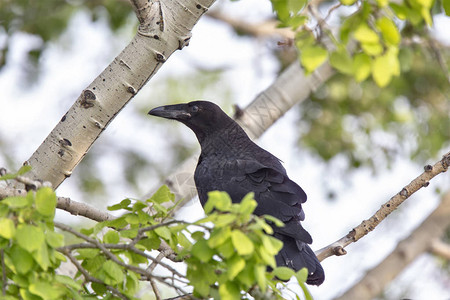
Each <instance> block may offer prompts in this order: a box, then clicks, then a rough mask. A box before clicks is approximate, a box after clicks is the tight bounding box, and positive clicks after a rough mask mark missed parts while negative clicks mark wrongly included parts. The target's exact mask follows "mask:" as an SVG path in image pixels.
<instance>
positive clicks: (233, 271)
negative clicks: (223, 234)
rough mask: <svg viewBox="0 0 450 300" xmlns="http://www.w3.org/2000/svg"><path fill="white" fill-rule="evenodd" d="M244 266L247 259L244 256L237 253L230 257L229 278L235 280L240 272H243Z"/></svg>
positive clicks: (228, 263)
mask: <svg viewBox="0 0 450 300" xmlns="http://www.w3.org/2000/svg"><path fill="white" fill-rule="evenodd" d="M244 267H245V260H244V259H243V258H242V257H240V256H238V255H235V256H233V257H232V258H230V259H228V260H227V268H228V272H227V277H228V279H229V280H233V279H234V278H235V277H236V276H237V275H238V274H239V272H241V271H242V269H244Z"/></svg>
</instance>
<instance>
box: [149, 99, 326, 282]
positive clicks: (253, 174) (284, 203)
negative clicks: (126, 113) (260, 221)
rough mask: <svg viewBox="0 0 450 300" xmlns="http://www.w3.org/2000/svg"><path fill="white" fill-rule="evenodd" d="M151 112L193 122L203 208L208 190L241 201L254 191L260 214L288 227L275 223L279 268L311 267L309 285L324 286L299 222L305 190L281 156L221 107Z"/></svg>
mask: <svg viewBox="0 0 450 300" xmlns="http://www.w3.org/2000/svg"><path fill="white" fill-rule="evenodd" d="M149 115H153V116H158V117H162V118H166V119H173V120H177V121H179V122H181V123H183V124H185V125H186V126H188V127H189V128H190V129H192V131H194V133H195V135H196V136H197V139H198V141H199V143H200V146H201V153H200V157H199V159H198V164H197V168H196V170H195V173H194V180H195V185H196V187H197V192H198V196H199V198H200V202H201V204H202V206H204V205H205V203H206V201H207V200H208V192H210V191H214V190H219V191H225V192H227V193H228V194H229V195H230V197H231V199H232V201H233V203H238V202H240V201H241V200H242V198H243V197H244V196H245V195H246V194H248V193H249V192H253V193H254V197H255V200H256V201H257V203H258V205H257V207H256V209H255V211H254V214H255V215H258V216H261V215H272V216H274V217H276V218H278V219H280V220H281V221H283V222H284V224H285V226H284V227H277V226H272V227H273V229H274V237H276V238H277V239H279V240H281V241H282V242H283V248H282V249H281V250H280V252H279V253H278V254H277V255H276V257H275V260H276V263H277V265H278V266H286V267H289V268H291V269H294V270H295V271H298V270H300V269H301V268H303V267H306V268H307V269H308V279H307V281H306V283H308V284H312V285H320V284H322V282H323V281H324V279H325V273H324V270H323V268H322V266H321V265H320V262H319V260H318V259H317V257H316V255H315V254H314V252H313V251H312V250H311V248H310V247H309V246H308V244H311V243H312V238H311V235H310V234H309V233H308V232H307V231H306V230H305V229H304V228H303V226H302V225H301V223H300V221H303V220H304V219H305V213H304V211H303V209H302V203H304V202H305V201H306V194H305V192H304V191H303V189H302V188H301V187H300V186H298V185H297V184H296V183H295V182H293V181H292V180H290V179H289V177H288V176H287V174H286V170H285V169H284V167H283V166H282V164H281V162H280V160H279V159H278V158H277V157H275V156H274V155H272V154H270V153H269V152H267V151H266V150H264V149H262V148H261V147H259V146H258V145H256V144H255V143H254V142H253V141H252V140H250V138H249V137H248V136H247V134H246V133H245V131H244V130H243V129H242V128H241V127H240V126H239V125H238V124H237V123H236V122H235V121H234V120H233V119H232V118H230V117H229V116H228V115H227V114H225V112H223V111H222V110H221V109H220V107H219V106H217V105H216V104H214V103H212V102H208V101H193V102H189V103H183V104H175V105H166V106H160V107H156V108H154V109H152V110H151V111H149Z"/></svg>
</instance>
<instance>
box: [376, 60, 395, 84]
mask: <svg viewBox="0 0 450 300" xmlns="http://www.w3.org/2000/svg"><path fill="white" fill-rule="evenodd" d="M389 68H390V65H389V59H388V58H387V57H386V56H385V55H383V56H378V57H376V58H375V60H374V61H373V67H372V77H373V80H375V82H376V83H377V85H378V86H380V87H384V86H386V85H387V84H388V83H389V82H390V81H391V78H392V72H391V71H390V70H389Z"/></svg>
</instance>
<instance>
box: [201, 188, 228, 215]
mask: <svg viewBox="0 0 450 300" xmlns="http://www.w3.org/2000/svg"><path fill="white" fill-rule="evenodd" d="M208 202H209V203H208ZM214 208H215V209H217V210H219V211H229V210H230V209H231V198H230V196H229V195H228V194H227V193H225V192H221V191H212V192H209V193H208V201H207V202H206V204H205V207H204V209H205V213H206V214H209V213H210V212H211V211H212V210H213V209H214Z"/></svg>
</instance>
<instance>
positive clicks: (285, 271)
mask: <svg viewBox="0 0 450 300" xmlns="http://www.w3.org/2000/svg"><path fill="white" fill-rule="evenodd" d="M294 275H295V272H294V270H292V269H290V268H288V267H277V268H275V269H274V270H273V276H276V277H278V278H279V279H281V280H289V279H290V278H291V277H292V276H294Z"/></svg>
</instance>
